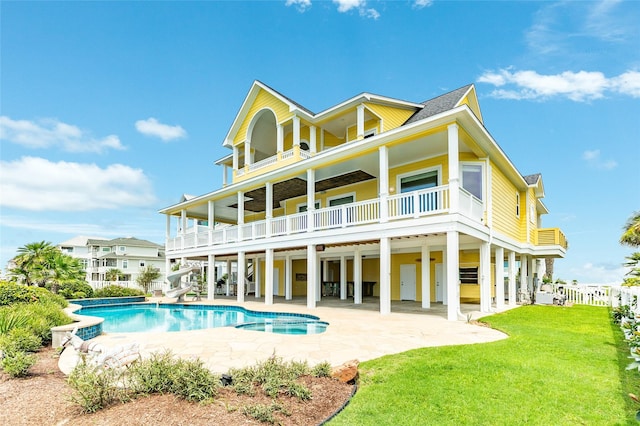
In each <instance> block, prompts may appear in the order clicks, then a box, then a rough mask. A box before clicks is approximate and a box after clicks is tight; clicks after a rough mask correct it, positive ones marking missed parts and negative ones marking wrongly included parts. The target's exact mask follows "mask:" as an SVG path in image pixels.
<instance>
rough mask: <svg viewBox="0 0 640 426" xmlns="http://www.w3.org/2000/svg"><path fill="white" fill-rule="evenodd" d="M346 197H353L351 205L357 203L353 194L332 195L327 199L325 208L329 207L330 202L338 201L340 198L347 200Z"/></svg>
mask: <svg viewBox="0 0 640 426" xmlns="http://www.w3.org/2000/svg"><path fill="white" fill-rule="evenodd" d="M347 197H353V201H352V203H355V202H356V201H357V199H356V193H355V192H346V193H344V194H340V195H334V196H333V197H327V207H330V206H331V201H333V200H339V199H340V198H347Z"/></svg>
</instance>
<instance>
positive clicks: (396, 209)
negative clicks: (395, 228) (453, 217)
mask: <svg viewBox="0 0 640 426" xmlns="http://www.w3.org/2000/svg"><path fill="white" fill-rule="evenodd" d="M448 193H449V187H448V186H446V185H444V186H438V187H435V188H428V189H421V190H419V191H413V192H406V193H402V194H396V195H392V196H390V197H389V198H388V206H389V220H393V219H400V218H407V217H421V216H426V215H430V214H440V213H444V212H445V211H447V210H448V209H449V199H448V197H447V195H448Z"/></svg>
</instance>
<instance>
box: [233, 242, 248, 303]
mask: <svg viewBox="0 0 640 426" xmlns="http://www.w3.org/2000/svg"><path fill="white" fill-rule="evenodd" d="M245 261H246V259H245V255H244V252H243V251H240V252H238V282H237V284H236V296H237V300H238V303H243V302H244V276H245V274H246V273H247V266H246V263H245Z"/></svg>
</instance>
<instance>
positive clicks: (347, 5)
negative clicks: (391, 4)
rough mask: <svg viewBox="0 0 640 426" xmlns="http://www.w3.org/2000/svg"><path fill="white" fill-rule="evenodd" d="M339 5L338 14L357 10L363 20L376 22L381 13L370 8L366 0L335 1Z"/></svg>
mask: <svg viewBox="0 0 640 426" xmlns="http://www.w3.org/2000/svg"><path fill="white" fill-rule="evenodd" d="M333 3H335V4H337V5H338V12H340V13H345V12H348V11H350V10H357V11H358V14H359V15H360V16H361V17H363V18H370V19H373V20H376V19H378V18H379V17H380V13H379V12H378V11H377V10H376V9H372V8H368V7H367V2H366V0H333Z"/></svg>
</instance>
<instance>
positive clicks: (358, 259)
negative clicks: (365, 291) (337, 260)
mask: <svg viewBox="0 0 640 426" xmlns="http://www.w3.org/2000/svg"><path fill="white" fill-rule="evenodd" d="M380 263H382V261H381V262H380ZM380 279H381V280H382V277H380ZM353 303H354V304H356V305H359V304H361V303H362V255H361V254H360V247H356V249H355V250H354V252H353Z"/></svg>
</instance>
